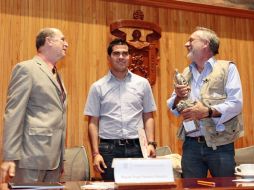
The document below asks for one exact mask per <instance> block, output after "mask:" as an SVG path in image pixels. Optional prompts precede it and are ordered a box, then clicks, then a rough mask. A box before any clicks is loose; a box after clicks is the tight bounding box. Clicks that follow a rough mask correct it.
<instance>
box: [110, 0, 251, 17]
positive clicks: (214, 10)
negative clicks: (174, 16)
mask: <svg viewBox="0 0 254 190" xmlns="http://www.w3.org/2000/svg"><path fill="white" fill-rule="evenodd" d="M108 1H112V2H123V3H127V4H136V5H143V6H154V7H162V8H171V9H180V10H187V11H193V12H201V13H209V14H218V15H224V16H231V17H241V18H250V19H254V11H253V10H248V9H240V8H234V7H224V6H216V5H207V4H200V3H191V2H183V1H175V0H131V1H130V0H108Z"/></svg>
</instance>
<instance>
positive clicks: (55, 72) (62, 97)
mask: <svg viewBox="0 0 254 190" xmlns="http://www.w3.org/2000/svg"><path fill="white" fill-rule="evenodd" d="M52 73H53V74H55V75H56V80H57V82H58V84H59V86H60V88H61V99H62V102H64V101H65V99H66V94H65V92H64V88H63V84H62V82H61V79H60V77H59V74H58V72H57V69H56V67H54V68H53V69H52Z"/></svg>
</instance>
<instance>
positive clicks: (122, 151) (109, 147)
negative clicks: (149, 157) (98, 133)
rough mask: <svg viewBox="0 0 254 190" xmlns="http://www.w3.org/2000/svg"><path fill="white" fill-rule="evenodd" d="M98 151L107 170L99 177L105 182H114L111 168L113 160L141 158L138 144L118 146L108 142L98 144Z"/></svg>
mask: <svg viewBox="0 0 254 190" xmlns="http://www.w3.org/2000/svg"><path fill="white" fill-rule="evenodd" d="M99 151H100V154H101V155H102V157H103V159H104V162H105V164H106V165H107V168H106V169H104V173H101V177H102V178H103V180H106V181H114V169H113V168H112V161H113V158H142V157H143V155H142V152H141V148H140V145H139V143H133V144H129V145H128V144H125V145H118V144H115V143H109V142H100V144H99Z"/></svg>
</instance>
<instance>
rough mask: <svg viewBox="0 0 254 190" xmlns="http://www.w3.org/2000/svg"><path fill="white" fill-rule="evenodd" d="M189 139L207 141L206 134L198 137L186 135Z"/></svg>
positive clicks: (199, 141)
mask: <svg viewBox="0 0 254 190" xmlns="http://www.w3.org/2000/svg"><path fill="white" fill-rule="evenodd" d="M186 138H187V139H190V140H195V141H197V142H198V143H205V137H204V136H198V137H190V136H186Z"/></svg>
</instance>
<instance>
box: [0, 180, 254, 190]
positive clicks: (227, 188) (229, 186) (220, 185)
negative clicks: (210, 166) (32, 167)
mask: <svg viewBox="0 0 254 190" xmlns="http://www.w3.org/2000/svg"><path fill="white" fill-rule="evenodd" d="M233 179H236V178H234V177H228V178H225V177H224V178H205V179H195V178H190V179H176V180H175V184H174V185H171V186H169V185H160V186H149V185H145V186H140V185H138V186H129V187H128V186H123V187H120V188H119V189H146V190H148V189H161V190H163V189H172V190H175V189H180V190H181V189H182V190H187V189H188V190H194V189H199V190H200V189H202V190H208V189H213V190H242V189H254V182H251V183H239V182H233V181H232V180H233ZM197 180H202V181H209V182H215V187H209V186H205V185H199V184H197ZM88 183H92V182H86V181H78V182H77V181H70V182H66V183H65V184H64V186H65V188H64V189H71V190H81V186H82V185H85V184H88ZM0 189H1V190H9V189H8V187H7V184H6V183H3V184H1V186H0ZM116 189H117V188H116Z"/></svg>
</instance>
